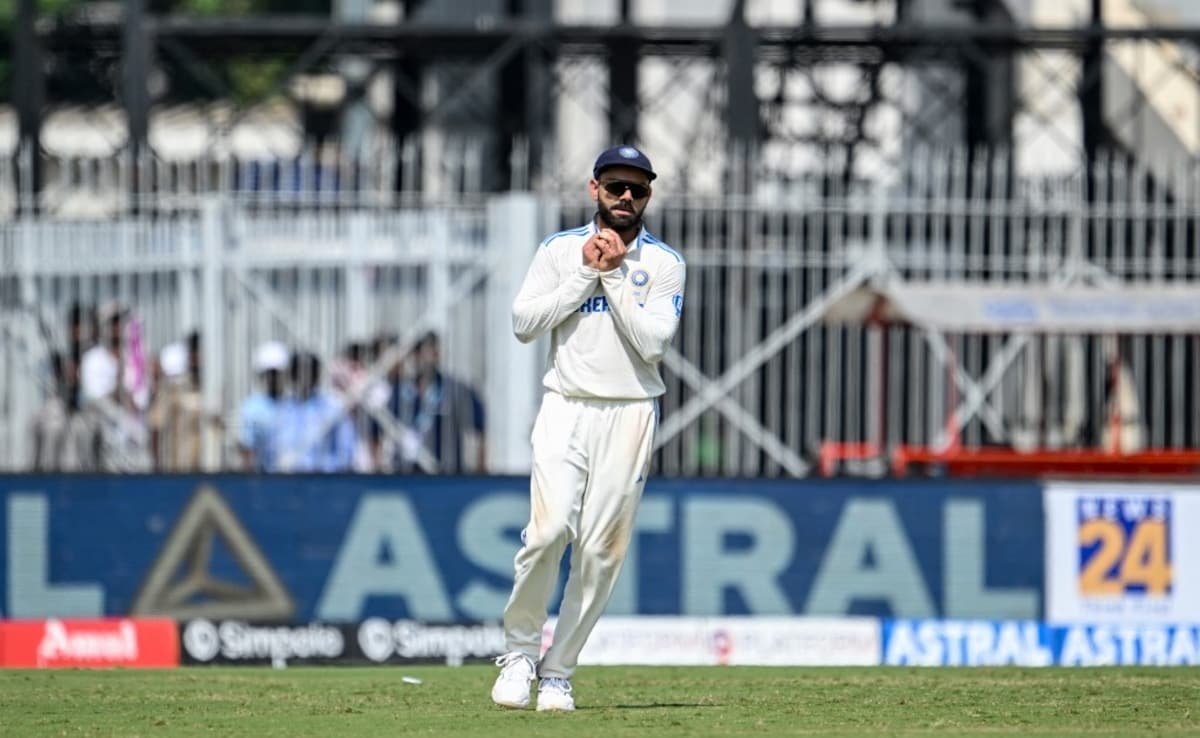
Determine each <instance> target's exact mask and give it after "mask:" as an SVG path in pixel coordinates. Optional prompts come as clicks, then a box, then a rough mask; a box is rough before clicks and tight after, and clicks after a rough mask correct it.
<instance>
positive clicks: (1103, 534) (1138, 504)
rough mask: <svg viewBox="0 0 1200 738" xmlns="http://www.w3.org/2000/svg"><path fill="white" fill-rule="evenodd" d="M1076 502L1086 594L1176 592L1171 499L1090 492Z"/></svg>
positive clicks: (1081, 584)
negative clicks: (1107, 495)
mask: <svg viewBox="0 0 1200 738" xmlns="http://www.w3.org/2000/svg"><path fill="white" fill-rule="evenodd" d="M1076 505H1077V507H1076V513H1077V519H1078V521H1079V589H1080V592H1081V593H1082V594H1084V595H1089V596H1096V597H1116V596H1121V595H1127V594H1141V595H1148V596H1158V597H1161V596H1164V595H1167V594H1169V593H1170V592H1171V586H1172V582H1173V572H1172V565H1171V546H1170V526H1171V501H1170V499H1168V498H1156V497H1115V496H1109V497H1090V498H1081V499H1079V500H1078V501H1077V502H1076Z"/></svg>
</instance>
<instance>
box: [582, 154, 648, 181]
mask: <svg viewBox="0 0 1200 738" xmlns="http://www.w3.org/2000/svg"><path fill="white" fill-rule="evenodd" d="M609 167H633V168H634V169H641V170H642V171H643V172H645V173H646V175H647V176H648V177H650V179H654V178H655V177H657V176H658V175H657V174H655V173H654V167H652V166H650V160H649V159H647V158H646V155H645V154H643V153H642V152H640V151H638V150H637V149H635V148H634V147H632V146H614V147H612V148H611V149H607V150H605V151H604V152H603V153H601V154H600V156H598V157H596V165H595V166H594V167H592V176H593V177H599V176H600V172H601V171H603V170H605V169H608V168H609Z"/></svg>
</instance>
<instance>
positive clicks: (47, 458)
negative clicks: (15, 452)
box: [30, 352, 102, 471]
mask: <svg viewBox="0 0 1200 738" xmlns="http://www.w3.org/2000/svg"><path fill="white" fill-rule="evenodd" d="M77 366H78V364H77V363H76V362H75V361H73V360H72V359H71V356H70V353H69V352H68V353H58V352H55V353H53V354H51V355H50V368H51V372H52V373H53V377H54V380H53V385H52V386H51V388H50V394H49V396H47V398H46V401H45V403H43V405H42V407H41V408H40V409H39V410H38V412H37V414H36V415H35V416H34V418H33V422H32V427H31V429H30V431H31V436H32V438H33V460H32V461H33V464H32V467H33V469H34V471H98V470H99V469H100V453H101V443H102V438H101V423H100V422H99V420H98V416H97V415H96V414H94V413H85V412H82V411H81V409H80V407H79V372H78V369H77Z"/></svg>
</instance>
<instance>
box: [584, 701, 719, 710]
mask: <svg viewBox="0 0 1200 738" xmlns="http://www.w3.org/2000/svg"><path fill="white" fill-rule="evenodd" d="M681 707H688V708H691V707H721V705H719V704H717V703H715V702H647V703H644V704H640V705H595V706H591V705H589V706H585V707H578V708H576V709H578V710H657V709H668V710H670V709H678V708H681Z"/></svg>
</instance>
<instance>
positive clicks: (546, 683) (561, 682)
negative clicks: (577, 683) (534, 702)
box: [538, 677, 571, 694]
mask: <svg viewBox="0 0 1200 738" xmlns="http://www.w3.org/2000/svg"><path fill="white" fill-rule="evenodd" d="M543 689H546V690H550V691H553V692H562V693H563V694H570V693H571V682H570V681H569V680H567V679H563V678H562V677H546V678H545V679H543V680H542V681H541V682H540V683H539V684H538V691H539V692H540V691H541V690H543Z"/></svg>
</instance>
